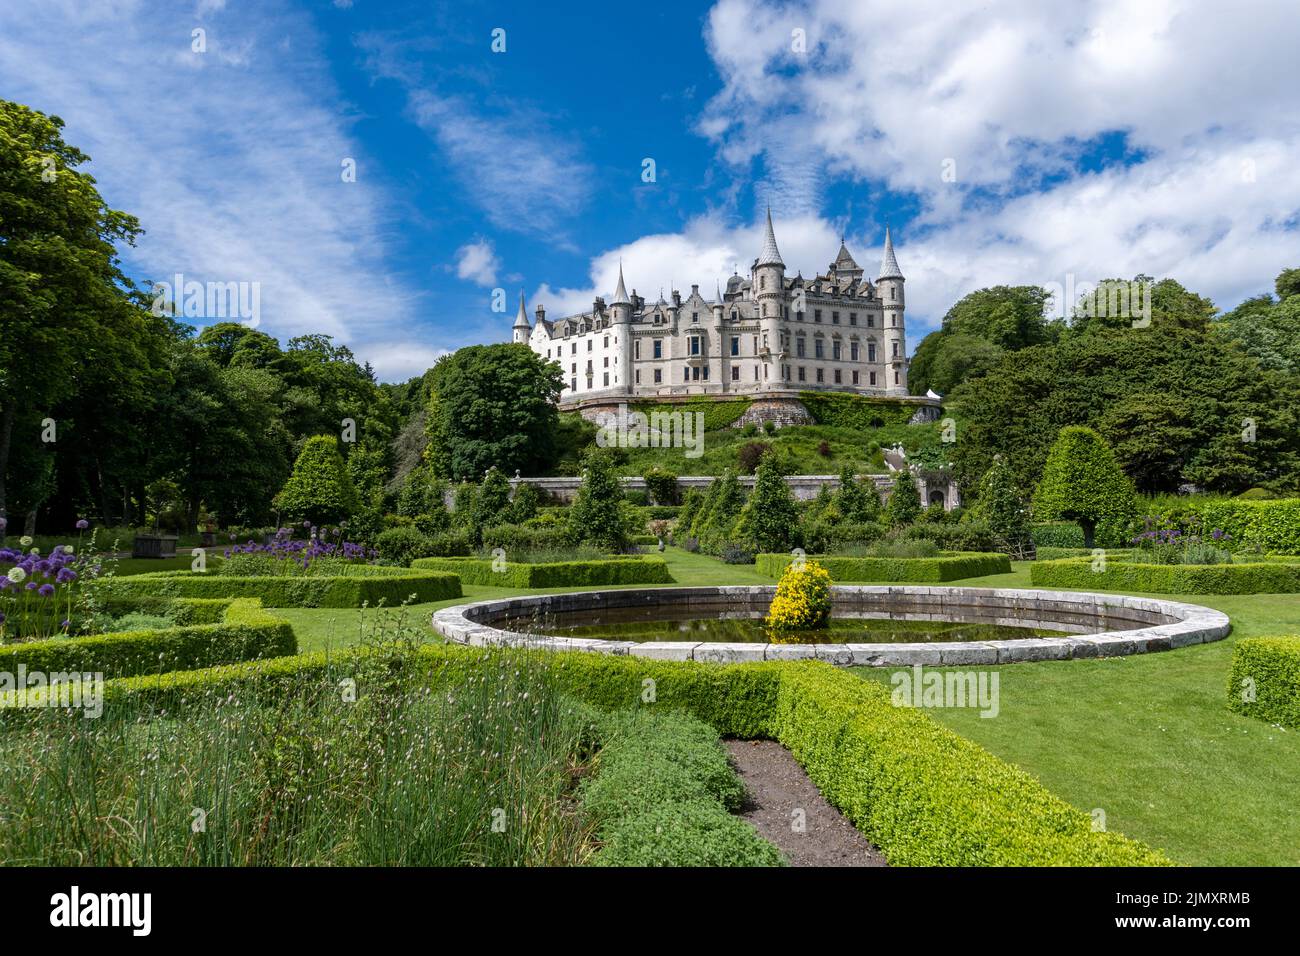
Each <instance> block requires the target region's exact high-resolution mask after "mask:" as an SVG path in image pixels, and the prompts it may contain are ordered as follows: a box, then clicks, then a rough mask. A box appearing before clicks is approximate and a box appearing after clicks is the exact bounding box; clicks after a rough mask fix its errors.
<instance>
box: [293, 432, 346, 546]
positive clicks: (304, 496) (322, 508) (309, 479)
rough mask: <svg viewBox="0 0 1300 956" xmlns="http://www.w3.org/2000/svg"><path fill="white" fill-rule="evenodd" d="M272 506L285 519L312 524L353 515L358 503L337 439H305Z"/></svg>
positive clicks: (329, 521) (331, 437)
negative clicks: (276, 506) (280, 512)
mask: <svg viewBox="0 0 1300 956" xmlns="http://www.w3.org/2000/svg"><path fill="white" fill-rule="evenodd" d="M276 504H277V505H278V506H279V508H280V509H281V511H282V512H283V514H284V515H285V517H287V518H290V519H293V520H299V521H310V522H311V523H312V524H316V525H320V524H337V523H338V522H340V521H346V520H347V519H348V518H350V517H351V516H352V515H353V514H355V513H356V511H357V510H358V508H360V506H361V502H360V500H359V499H358V497H357V491H356V488H354V487H353V485H352V479H351V478H350V477H348V471H347V467H346V466H345V465H344V463H343V456H342V455H341V454H339V444H338V439H336V438H335V437H334V436H333V435H316V436H314V437H312V438H309V439H307V443H306V444H305V445H303V447H302V451H301V452H299V454H298V460H297V461H295V462H294V463H293V474H291V475H290V476H289V480H288V481H287V482H285V485H284V487H283V488H282V489H280V493H279V495H277V496H276Z"/></svg>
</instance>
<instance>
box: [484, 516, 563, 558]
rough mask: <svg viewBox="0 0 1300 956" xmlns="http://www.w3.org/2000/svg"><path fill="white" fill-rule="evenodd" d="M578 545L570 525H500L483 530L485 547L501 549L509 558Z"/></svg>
mask: <svg viewBox="0 0 1300 956" xmlns="http://www.w3.org/2000/svg"><path fill="white" fill-rule="evenodd" d="M575 544H577V540H576V539H575V537H574V534H573V529H572V528H571V527H570V526H569V525H568V524H557V525H549V526H534V525H523V526H519V525H509V524H499V525H493V526H492V527H489V528H484V529H483V547H485V548H488V549H491V548H501V549H503V550H504V551H505V552H506V554H507V556H508V555H511V554H515V553H517V552H520V551H541V550H545V549H561V548H571V547H573V546H574V545H575Z"/></svg>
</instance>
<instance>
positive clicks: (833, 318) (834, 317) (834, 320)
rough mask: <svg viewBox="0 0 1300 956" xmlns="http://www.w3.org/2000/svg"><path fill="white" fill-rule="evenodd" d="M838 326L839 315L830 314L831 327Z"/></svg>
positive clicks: (835, 313) (836, 313)
mask: <svg viewBox="0 0 1300 956" xmlns="http://www.w3.org/2000/svg"><path fill="white" fill-rule="evenodd" d="M839 324H840V314H839V313H838V312H832V313H831V325H839Z"/></svg>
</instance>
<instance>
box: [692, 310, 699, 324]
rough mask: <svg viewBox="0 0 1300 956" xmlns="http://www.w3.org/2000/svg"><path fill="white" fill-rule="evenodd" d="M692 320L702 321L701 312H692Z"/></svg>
mask: <svg viewBox="0 0 1300 956" xmlns="http://www.w3.org/2000/svg"><path fill="white" fill-rule="evenodd" d="M691 321H692V322H698V321H700V313H698V312H692V313H691Z"/></svg>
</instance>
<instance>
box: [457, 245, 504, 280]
mask: <svg viewBox="0 0 1300 956" xmlns="http://www.w3.org/2000/svg"><path fill="white" fill-rule="evenodd" d="M500 268H501V263H500V262H499V261H498V260H497V254H496V250H495V249H493V248H492V243H491V242H489V241H488V240H486V239H478V240H476V241H474V242H470V243H466V244H465V245H463V246H461V247H460V248H459V249H457V250H456V277H457V278H459V279H468V280H469V281H470V282H473V283H475V284H476V285H481V286H485V287H488V288H490V287H492V286H495V285H496V284H497V272H498V271H499V270H500Z"/></svg>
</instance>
